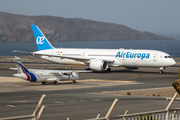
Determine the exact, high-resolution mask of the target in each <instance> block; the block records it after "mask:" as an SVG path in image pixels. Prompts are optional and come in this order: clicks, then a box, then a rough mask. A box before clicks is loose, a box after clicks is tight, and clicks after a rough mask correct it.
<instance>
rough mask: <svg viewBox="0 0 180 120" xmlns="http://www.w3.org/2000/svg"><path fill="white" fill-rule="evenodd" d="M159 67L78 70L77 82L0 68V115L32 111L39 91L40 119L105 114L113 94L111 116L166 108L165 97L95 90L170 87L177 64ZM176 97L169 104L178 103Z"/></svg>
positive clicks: (25, 113)
mask: <svg viewBox="0 0 180 120" xmlns="http://www.w3.org/2000/svg"><path fill="white" fill-rule="evenodd" d="M158 72H159V69H155V68H140V69H138V70H134V71H129V70H127V69H125V68H117V69H114V70H113V71H112V72H108V73H101V72H97V73H80V80H78V81H77V83H73V82H62V83H61V84H59V85H54V84H47V85H42V84H39V83H30V82H27V81H24V80H21V79H16V78H11V77H12V75H13V74H14V73H16V72H15V71H10V70H7V69H0V108H1V109H0V118H2V117H11V116H18V115H27V114H32V112H33V111H34V109H35V107H36V105H37V102H38V101H39V99H40V97H41V95H42V94H46V95H47V97H46V99H45V101H44V103H43V105H45V106H46V109H45V111H44V113H43V116H42V120H46V119H47V120H56V119H57V120H60V119H67V118H68V117H69V118H70V120H71V119H72V120H81V119H90V118H95V117H96V116H97V115H98V114H100V117H103V116H105V115H106V113H107V111H108V110H109V107H110V106H111V104H112V102H113V101H114V99H115V98H118V99H119V102H118V103H117V105H116V107H115V109H114V111H113V112H112V114H111V116H114V115H120V114H124V112H125V111H126V110H128V114H130V113H138V112H145V111H153V110H161V109H165V108H166V106H167V104H168V103H169V101H167V100H166V99H165V98H164V97H140V96H127V95H124V96H122V95H116V96H114V95H98V94H92V93H94V92H103V91H122V90H133V89H146V88H159V87H171V84H172V82H174V81H176V80H177V79H178V72H179V68H178V67H169V68H167V69H166V70H165V71H164V74H159V73H158ZM179 102H180V101H178V100H177V101H175V103H174V104H173V106H172V108H176V107H179Z"/></svg>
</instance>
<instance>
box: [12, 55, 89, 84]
mask: <svg viewBox="0 0 180 120" xmlns="http://www.w3.org/2000/svg"><path fill="white" fill-rule="evenodd" d="M15 60H16V65H17V68H10V69H11V70H17V71H18V73H17V74H14V75H13V76H15V77H19V78H22V79H25V80H27V81H30V82H41V83H42V84H46V83H54V84H56V85H57V84H58V83H59V81H65V80H72V81H73V82H74V83H75V82H76V81H75V80H77V79H79V75H78V72H91V71H88V70H76V71H75V70H39V69H26V67H25V66H24V65H23V64H22V62H21V60H20V58H18V57H15Z"/></svg>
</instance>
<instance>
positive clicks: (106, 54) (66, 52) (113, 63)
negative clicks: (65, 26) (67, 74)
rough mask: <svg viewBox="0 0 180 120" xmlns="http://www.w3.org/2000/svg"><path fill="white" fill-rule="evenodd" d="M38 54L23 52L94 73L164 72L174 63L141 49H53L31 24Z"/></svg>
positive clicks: (158, 53) (168, 58)
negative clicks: (125, 70) (142, 69)
mask: <svg viewBox="0 0 180 120" xmlns="http://www.w3.org/2000/svg"><path fill="white" fill-rule="evenodd" d="M31 27H32V30H33V33H34V37H35V41H36V44H37V47H38V51H35V52H24V51H17V50H14V52H20V53H29V54H32V55H34V56H38V57H40V58H42V59H44V60H48V61H51V62H55V63H60V64H67V65H74V64H76V65H77V64H79V65H87V66H88V67H89V68H90V69H92V70H95V71H111V69H110V68H109V67H125V68H129V69H137V68H139V67H158V68H160V73H163V70H164V69H165V67H169V66H173V65H175V64H176V62H175V61H174V59H173V58H171V56H170V55H169V54H167V53H165V52H162V51H157V50H144V49H76V48H70V49H69V48H54V47H53V46H52V45H51V43H50V42H49V41H48V39H47V38H46V37H45V35H44V34H43V33H42V31H41V30H40V29H39V27H38V26H36V25H31Z"/></svg>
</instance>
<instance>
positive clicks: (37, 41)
mask: <svg viewBox="0 0 180 120" xmlns="http://www.w3.org/2000/svg"><path fill="white" fill-rule="evenodd" d="M44 39H45V38H44V36H42V37H40V36H39V37H37V39H36V43H37V44H43V43H44Z"/></svg>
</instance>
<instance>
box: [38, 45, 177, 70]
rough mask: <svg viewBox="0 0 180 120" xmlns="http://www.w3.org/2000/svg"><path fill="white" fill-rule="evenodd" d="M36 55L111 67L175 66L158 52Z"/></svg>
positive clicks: (85, 51)
mask: <svg viewBox="0 0 180 120" xmlns="http://www.w3.org/2000/svg"><path fill="white" fill-rule="evenodd" d="M35 53H40V54H51V55H59V56H71V57H79V58H81V57H83V58H90V59H100V60H106V61H113V62H108V66H109V67H120V66H123V67H168V66H172V65H174V64H175V61H174V59H172V58H171V57H170V55H169V54H167V53H165V52H162V51H157V50H138V49H137V50H135V49H68V48H58V49H48V50H41V51H37V52H35ZM41 58H42V59H45V60H48V61H52V62H55V63H60V64H71V65H75V64H76V65H77V64H79V65H85V64H84V62H80V61H77V60H73V59H67V58H60V57H50V56H41Z"/></svg>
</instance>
